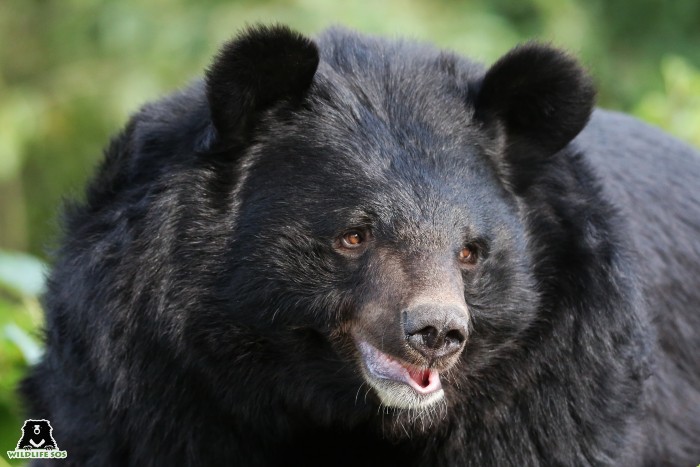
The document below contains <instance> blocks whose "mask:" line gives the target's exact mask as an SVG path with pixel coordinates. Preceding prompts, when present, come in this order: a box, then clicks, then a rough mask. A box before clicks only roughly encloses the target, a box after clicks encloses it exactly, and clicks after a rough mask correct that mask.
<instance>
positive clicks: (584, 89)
mask: <svg viewBox="0 0 700 467" xmlns="http://www.w3.org/2000/svg"><path fill="white" fill-rule="evenodd" d="M594 101H595V89H594V86H593V83H592V81H591V79H590V78H589V76H588V74H587V73H586V72H585V71H584V70H583V68H582V67H581V66H580V65H579V64H578V62H577V61H576V60H575V59H573V58H571V57H570V56H569V55H567V54H566V53H564V52H562V51H560V50H557V49H555V48H553V47H550V46H546V45H542V44H536V43H529V44H525V45H522V46H519V47H516V48H515V49H513V50H511V51H510V52H508V53H507V54H506V55H505V56H503V57H502V58H501V59H500V60H498V61H497V62H496V63H495V64H494V65H493V66H492V67H491V68H490V69H489V70H488V71H487V72H486V75H485V76H484V78H483V81H482V82H481V83H480V86H479V89H478V90H477V98H476V116H477V118H479V119H481V120H483V121H486V122H487V123H491V122H493V121H494V120H496V121H497V122H499V123H500V124H501V125H503V127H504V130H505V139H506V147H507V152H508V153H510V154H508V158H509V159H510V160H509V162H511V163H513V164H517V163H518V160H517V159H518V158H519V157H524V158H525V159H528V158H532V157H535V154H533V151H535V152H536V153H537V154H538V155H539V157H542V156H544V157H547V156H550V155H552V154H554V153H555V152H557V151H559V150H560V149H562V148H563V147H564V146H566V145H567V144H568V143H569V142H570V141H571V140H572V139H573V138H574V137H575V136H576V135H577V134H578V133H579V132H580V131H581V130H582V129H583V127H584V126H585V125H586V123H587V122H588V119H589V117H590V115H591V112H592V110H593V105H594Z"/></svg>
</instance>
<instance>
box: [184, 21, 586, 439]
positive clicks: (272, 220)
mask: <svg viewBox="0 0 700 467" xmlns="http://www.w3.org/2000/svg"><path fill="white" fill-rule="evenodd" d="M331 34H333V33H331ZM340 36H341V37H340V38H332V37H331V38H329V39H328V40H327V43H328V44H333V43H334V41H335V42H337V43H341V42H343V41H346V43H344V44H343V47H340V46H338V47H339V48H334V47H333V46H329V47H328V48H327V49H323V50H321V51H320V55H319V50H318V48H317V46H316V45H315V44H314V43H313V42H311V41H309V40H308V39H306V38H303V37H302V36H299V35H297V34H294V33H292V32H290V31H289V30H287V29H285V28H269V29H268V28H259V29H254V30H251V31H248V33H246V34H245V35H244V36H242V37H240V38H239V39H237V40H235V41H233V42H231V43H230V44H229V45H227V46H226V47H225V48H224V49H223V51H222V52H221V54H220V55H219V57H218V59H217V60H216V62H215V63H214V64H213V66H212V68H211V69H210V70H209V72H208V75H207V82H206V86H207V98H208V104H209V111H210V114H211V120H212V121H211V133H210V135H208V137H207V138H206V143H207V144H208V145H209V147H208V149H207V150H206V152H207V154H205V155H204V156H206V157H209V158H210V159H216V158H219V159H224V160H227V161H229V162H227V163H230V164H232V165H231V166H232V167H233V173H234V182H233V183H232V185H231V186H232V188H231V192H230V193H229V195H228V196H229V198H230V200H231V202H230V204H229V205H228V208H229V209H230V213H229V218H228V220H227V221H226V222H227V224H228V225H231V226H232V227H231V231H232V234H231V239H230V249H229V250H228V251H227V257H228V266H227V268H226V269H225V271H226V274H223V275H221V277H220V278H219V279H218V280H219V283H218V287H219V289H218V290H219V292H218V293H217V296H216V297H214V298H213V299H212V303H216V304H231V305H230V306H227V307H226V309H227V311H226V312H224V313H223V314H221V315H214V314H213V312H208V313H206V314H202V315H201V316H193V317H191V319H190V320H191V329H192V330H193V334H195V335H198V336H202V339H203V342H204V343H203V347H207V346H209V347H210V348H211V352H212V355H214V357H213V358H212V360H213V361H216V362H220V363H221V364H222V365H225V364H226V362H227V361H228V359H227V358H224V357H222V355H225V354H226V353H227V352H229V350H228V349H226V348H225V345H226V344H225V341H224V340H223V339H219V338H218V336H225V335H245V336H249V339H248V340H247V341H245V342H243V339H236V340H231V343H230V344H229V345H230V346H231V349H230V353H231V355H232V358H235V359H240V358H241V357H240V356H241V355H244V356H245V357H248V356H250V355H256V356H257V358H259V360H260V362H263V361H264V364H263V363H260V362H259V363H258V365H259V366H261V367H262V366H263V365H266V366H270V367H271V368H272V369H271V370H270V371H273V372H276V373H277V374H278V377H279V378H280V379H281V380H282V381H284V383H283V384H282V385H281V387H280V388H279V390H278V396H279V397H281V398H283V399H285V402H284V403H283V405H284V406H285V407H290V406H294V407H297V410H299V411H301V412H307V415H308V414H309V413H311V414H313V413H315V414H316V415H317V416H318V418H319V419H323V420H328V419H329V418H332V417H333V416H337V417H346V418H347V417H356V416H357V414H358V413H363V412H362V410H361V407H360V406H361V405H363V404H365V405H366V406H367V407H368V408H369V410H367V411H366V413H367V414H370V415H371V414H373V413H374V414H376V407H377V405H381V406H385V407H389V408H391V409H394V412H393V413H394V414H395V415H396V416H398V417H401V416H402V414H404V413H407V414H409V415H406V417H407V418H405V419H402V423H401V424H400V426H401V427H402V429H405V427H406V426H411V425H412V426H414V427H415V426H416V425H417V423H416V420H418V419H419V417H418V418H417V417H416V416H415V415H416V414H419V415H420V414H424V413H428V412H431V411H432V412H435V411H433V408H436V407H438V408H439V407H448V406H449V405H450V404H451V403H452V401H454V400H457V399H458V398H457V397H452V396H453V395H456V394H457V392H458V391H459V392H460V393H462V397H460V398H459V399H460V400H464V397H463V394H464V393H465V391H466V392H468V391H469V387H470V385H472V384H473V382H474V381H478V380H479V377H480V375H484V374H487V373H488V368H489V367H490V365H492V364H493V362H497V361H498V360H499V359H503V358H504V352H506V351H507V350H509V349H512V348H514V347H515V346H517V342H518V338H519V336H520V335H521V333H523V332H524V331H525V330H526V329H527V327H528V326H529V324H530V323H532V322H533V321H534V320H536V319H537V317H538V310H537V307H538V300H539V294H538V291H537V287H536V283H537V281H538V278H537V277H536V276H535V273H534V267H533V263H535V262H536V259H535V252H533V249H534V248H533V245H532V242H531V240H532V238H531V236H530V235H529V226H528V221H527V219H528V215H529V212H530V210H531V209H533V207H532V206H527V205H526V204H525V203H524V202H523V199H524V193H527V192H532V191H536V189H532V185H533V183H534V182H533V180H535V179H536V178H537V173H538V171H541V170H546V167H547V163H548V161H549V160H550V158H552V157H553V156H554V155H555V154H556V153H557V151H559V150H560V149H562V148H563V147H564V146H565V145H566V144H568V142H569V141H570V140H571V139H572V138H573V137H574V136H575V135H576V134H577V133H578V132H579V131H580V130H581V128H583V126H584V125H585V123H586V121H587V119H588V116H589V114H590V112H591V108H592V102H593V91H592V87H591V85H590V82H589V80H588V79H587V77H586V76H585V74H583V72H582V71H581V70H580V68H579V67H578V65H577V64H576V63H575V62H573V61H572V60H571V59H570V58H568V57H567V56H566V55H563V54H562V53H560V52H558V51H555V50H553V49H550V48H547V47H541V46H526V47H522V48H519V49H515V50H514V51H513V52H511V53H510V54H509V55H507V56H505V57H504V58H503V59H501V60H500V61H499V62H498V63H496V64H495V65H494V66H493V67H492V68H491V69H489V70H488V71H486V72H485V73H484V71H483V70H482V69H481V68H480V67H478V66H475V65H473V64H470V63H468V62H465V61H462V60H460V59H457V58H456V57H454V56H451V55H446V54H441V53H437V52H435V51H432V50H429V51H426V50H424V49H421V48H418V47H417V48H416V49H413V48H412V46H411V45H400V46H391V45H389V44H387V43H383V42H381V41H376V43H367V41H371V40H368V39H364V41H365V42H364V43H354V42H353V41H354V39H353V37H352V36H347V33H341V34H340ZM342 36H345V37H342ZM392 47H398V49H397V50H394V49H392ZM340 50H342V52H340ZM394 54H398V55H400V54H407V55H408V56H410V59H409V60H407V61H404V60H399V59H397V60H396V61H394V60H393V59H391V58H388V57H392V56H393V55H394ZM514 77H517V79H513V78H514ZM231 161H232V162H231ZM543 208H544V209H546V206H545V207H543ZM540 246H541V245H540ZM202 329H212V332H211V335H208V334H205V333H203V332H202ZM250 336H252V337H250ZM241 346H244V347H243V348H241ZM224 368H226V367H224ZM231 371H234V370H231ZM256 371H257V370H256ZM234 373H235V371H234ZM254 373H255V372H254V371H250V372H247V373H244V374H243V375H242V376H241V375H236V376H235V377H233V376H232V377H231V379H235V381H238V380H241V379H243V380H244V381H248V382H249V381H253V380H254V378H255V376H254ZM260 373H263V371H262V370H260ZM236 384H237V383H234V384H233V385H232V386H231V387H233V388H234V389H235V388H236V387H237V386H236ZM221 386H222V385H221V384H218V385H217V387H221ZM224 387H225V385H224ZM363 388H367V389H364V394H365V397H364V401H362V402H361V403H358V397H359V395H360V392H361V391H363ZM475 391H478V390H475ZM481 391H482V392H483V389H482V390H481ZM236 394H239V395H240V394H242V391H240V392H238V393H236ZM222 397H230V398H231V399H232V400H236V401H237V402H238V403H240V401H239V400H238V399H236V397H237V396H233V395H228V394H224V395H223V396H222ZM256 397H263V396H256ZM274 397H277V396H274ZM275 400H276V399H275ZM266 401H267V400H266ZM267 403H268V402H259V399H256V400H255V401H253V402H251V403H250V404H253V405H254V404H267ZM438 403H440V404H438ZM331 408H332V410H331ZM426 408H430V410H424V409H426ZM396 425H397V426H399V424H396ZM397 430H398V428H397Z"/></svg>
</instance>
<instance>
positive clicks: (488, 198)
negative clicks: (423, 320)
mask: <svg viewBox="0 0 700 467" xmlns="http://www.w3.org/2000/svg"><path fill="white" fill-rule="evenodd" d="M319 58H320V59H319ZM592 100H593V91H592V87H591V85H590V80H589V78H587V77H586V75H585V74H584V72H583V71H582V70H581V69H580V68H579V66H578V65H577V64H576V63H575V62H574V61H573V60H572V59H571V58H569V57H568V56H566V55H565V54H563V53H561V52H559V51H557V50H555V49H552V48H550V47H547V46H540V45H535V44H530V45H527V46H524V47H522V48H518V49H515V50H514V51H513V52H511V53H510V54H508V55H506V56H505V57H504V58H503V59H501V60H500V61H499V62H497V64H496V65H494V67H492V68H491V69H490V70H488V71H485V70H484V69H483V68H482V67H481V66H480V65H477V64H474V63H472V62H469V61H468V60H465V59H463V58H460V57H457V56H454V55H452V54H450V53H446V52H441V51H438V50H435V49H433V48H431V47H429V46H425V45H421V44H416V43H413V42H404V41H384V40H381V39H377V38H373V37H367V36H360V35H356V34H354V33H352V32H348V31H345V30H341V29H335V30H330V31H328V32H326V33H324V34H322V35H321V36H320V37H319V38H318V39H317V40H316V41H315V42H311V41H309V40H307V39H304V38H303V37H301V36H299V35H296V34H295V33H292V32H290V31H289V30H287V29H284V28H281V27H275V28H254V29H250V30H248V31H246V32H245V33H243V35H242V36H240V37H238V38H237V39H236V40H235V41H233V42H231V43H230V44H228V45H227V46H225V47H224V49H223V51H222V52H221V54H220V55H219V57H218V58H217V60H216V61H215V63H214V64H213V65H212V67H211V68H210V70H209V72H208V74H207V80H206V84H204V83H195V84H194V85H192V86H191V87H190V88H188V89H187V90H185V91H184V92H182V93H179V94H176V95H174V96H172V97H169V98H167V99H165V100H163V101H160V102H158V103H155V104H151V105H149V106H147V107H145V108H144V109H143V110H142V111H141V112H139V113H138V114H137V115H135V116H134V117H133V119H132V121H131V122H130V123H129V125H128V126H127V128H126V130H125V131H124V133H122V134H121V135H120V136H118V137H117V138H115V139H114V141H113V142H112V145H111V146H110V147H109V149H108V151H107V153H106V158H105V162H104V163H103V165H102V167H101V169H100V171H99V172H98V175H97V177H96V178H95V181H94V182H93V183H92V184H91V185H90V186H89V188H88V194H87V201H86V202H85V203H84V204H80V205H75V206H73V207H71V208H69V209H68V212H67V215H66V234H65V239H64V244H63V248H62V249H61V251H60V253H59V254H58V257H57V260H56V263H55V266H54V269H53V272H52V274H51V277H50V279H49V290H48V293H47V294H46V297H45V307H46V315H47V329H46V355H45V357H44V359H43V361H42V362H41V363H40V364H39V365H38V366H36V367H35V368H34V370H33V372H32V374H31V376H30V377H29V378H28V379H27V380H25V382H24V384H23V387H22V388H23V393H24V395H25V397H26V400H27V401H28V402H29V403H30V406H31V413H32V414H33V416H35V417H37V418H45V419H49V420H51V422H52V424H53V427H54V437H55V439H56V441H57V442H58V443H59V445H60V446H61V448H62V449H65V450H66V451H68V458H67V459H66V461H65V462H66V463H67V464H70V465H115V466H125V465H139V466H149V465H381V466H387V465H402V466H407V465H421V466H435V465H464V466H468V465H472V466H488V465H494V466H495V465H498V466H501V465H567V466H569V465H649V466H651V465H666V464H668V465H693V463H697V462H698V459H700V445H698V443H697V440H698V439H700V381H699V378H700V377H699V376H698V375H699V374H700V359H699V358H698V355H700V353H698V352H697V349H698V348H699V347H700V338H699V335H700V334H699V333H698V329H700V314H699V313H698V312H697V308H698V304H700V287H698V285H700V284H699V283H698V277H699V274H700V246H699V244H698V235H699V234H700V198H699V197H698V196H699V195H698V191H697V189H696V188H695V185H696V183H697V180H699V179H700V158H699V157H700V156H698V153H697V152H695V151H693V150H691V149H690V148H688V147H687V146H685V145H683V144H682V143H679V142H677V141H675V140H673V139H671V138H669V137H667V136H665V135H664V134H662V133H661V132H658V131H656V130H653V129H651V128H649V127H647V126H645V125H643V124H642V123H639V122H637V121H635V120H632V119H630V118H627V117H624V116H620V115H616V114H612V113H608V112H603V111H595V112H594V113H593V116H592V119H591V121H590V123H588V124H587V126H586V122H587V120H588V118H589V115H590V112H591V108H592V104H593V102H592ZM584 126H585V128H584V129H583V131H582V132H581V134H580V135H579V136H578V137H577V138H576V139H574V140H573V141H572V139H573V138H574V137H576V135H577V134H578V133H579V131H581V129H582V128H583V127H584ZM212 128H214V131H212ZM348 229H353V231H358V232H361V233H362V234H363V235H364V236H365V237H364V238H365V242H364V244H363V246H362V249H356V250H347V251H346V250H343V248H342V246H339V241H340V240H339V239H342V236H343V234H344V233H345V232H347V231H348ZM464 245H468V246H469V247H470V248H472V249H473V250H474V251H477V252H478V254H479V256H478V262H476V263H475V264H474V265H473V266H469V267H465V266H460V265H458V263H457V262H456V260H455V258H456V255H457V252H459V251H460V250H461V249H462V248H463V247H464ZM448 279H449V280H448ZM455 281H456V282H455ZM454 283H459V296H460V297H459V300H463V301H464V302H465V303H466V305H467V307H468V308H469V319H470V325H469V336H468V339H467V341H466V346H465V348H464V350H463V352H462V354H461V358H460V359H459V360H458V361H457V362H456V363H455V364H453V365H451V366H450V365H447V364H445V370H444V372H443V374H442V377H443V379H442V381H443V387H444V392H445V397H444V399H443V400H442V401H441V403H439V404H436V405H433V406H430V407H427V408H425V409H399V408H391V407H384V406H382V405H381V404H380V401H379V399H378V397H377V394H376V393H375V392H374V390H373V389H371V387H370V386H368V385H367V382H366V381H365V379H364V377H363V375H362V373H361V371H360V364H359V362H360V358H359V356H358V351H357V347H356V345H355V342H356V341H355V340H354V338H355V337H356V336H357V335H360V336H370V337H371V336H374V337H376V336H379V338H380V340H381V343H379V342H378V343H377V345H382V346H383V347H382V349H383V350H384V351H387V352H389V351H391V352H393V353H394V354H396V352H403V351H404V349H403V347H402V344H401V335H400V334H397V332H398V331H397V330H396V329H397V327H396V322H398V318H397V317H398V316H400V312H401V309H402V307H404V306H405V305H406V304H407V303H411V300H414V299H415V297H416V296H417V294H430V293H432V291H434V290H446V291H448V292H449V291H450V290H451V289H449V284H454ZM441 297H442V296H441ZM439 299H440V300H441V299H442V298H439ZM435 300H438V299H437V298H436V299H435ZM374 337H373V338H374ZM375 342H377V341H376V340H375ZM406 358H409V357H406ZM407 361H408V360H407Z"/></svg>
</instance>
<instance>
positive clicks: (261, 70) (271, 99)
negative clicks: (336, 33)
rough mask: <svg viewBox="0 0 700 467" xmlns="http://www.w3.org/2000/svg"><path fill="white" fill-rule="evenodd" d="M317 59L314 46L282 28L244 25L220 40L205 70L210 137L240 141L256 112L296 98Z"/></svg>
mask: <svg viewBox="0 0 700 467" xmlns="http://www.w3.org/2000/svg"><path fill="white" fill-rule="evenodd" d="M318 61H319V54H318V48H317V47H316V44H314V43H313V42H312V41H311V40H310V39H308V38H306V37H304V36H302V35H301V34H299V33H297V32H294V31H292V30H291V29H289V28H287V27H286V26H279V25H277V26H269V27H268V26H256V27H252V28H248V29H247V30H245V31H244V32H243V33H241V34H240V35H239V36H238V37H236V38H235V39H233V40H232V41H230V42H228V43H227V44H225V45H224V46H223V47H222V48H221V50H220V52H219V54H218V56H217V57H216V59H215V60H214V63H213V64H212V65H211V67H210V68H209V70H208V71H207V73H206V92H207V100H208V102H209V108H210V112H211V119H212V124H213V126H214V128H215V130H216V133H217V135H216V140H217V141H219V142H220V141H222V140H223V141H231V140H236V139H243V138H244V137H245V135H246V133H247V132H248V130H250V126H251V124H252V123H253V122H254V121H255V120H256V116H258V115H259V114H260V112H262V111H264V110H265V109H267V108H269V107H271V106H272V105H274V104H275V103H277V102H278V101H281V100H284V99H290V100H292V99H298V98H301V97H302V96H303V95H304V94H305V92H306V91H307V89H308V88H309V86H310V85H311V81H312V79H313V77H314V74H315V73H316V68H317V67H318Z"/></svg>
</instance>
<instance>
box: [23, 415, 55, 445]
mask: <svg viewBox="0 0 700 467" xmlns="http://www.w3.org/2000/svg"><path fill="white" fill-rule="evenodd" d="M52 431H53V430H52V428H51V423H49V421H48V420H26V421H25V422H24V426H22V437H21V438H20V440H19V441H18V442H17V449H49V450H51V449H56V441H55V440H54V439H53V436H52V435H51V432H52Z"/></svg>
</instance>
